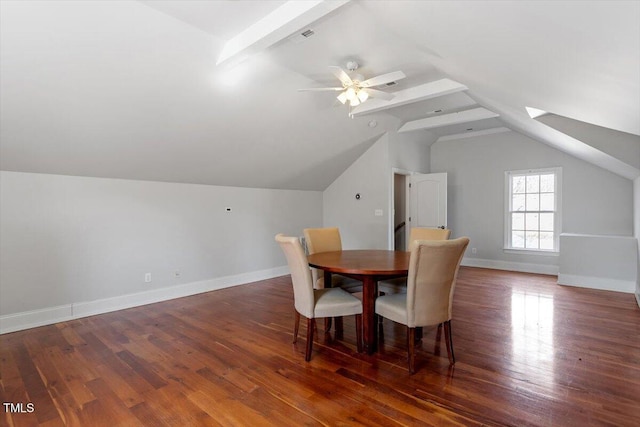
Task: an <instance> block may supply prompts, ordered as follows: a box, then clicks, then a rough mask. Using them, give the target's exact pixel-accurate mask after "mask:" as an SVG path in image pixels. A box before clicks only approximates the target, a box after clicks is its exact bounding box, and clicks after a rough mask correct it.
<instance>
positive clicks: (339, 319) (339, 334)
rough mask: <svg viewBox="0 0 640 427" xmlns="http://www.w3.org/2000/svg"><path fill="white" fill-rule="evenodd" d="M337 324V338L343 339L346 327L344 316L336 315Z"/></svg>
mask: <svg viewBox="0 0 640 427" xmlns="http://www.w3.org/2000/svg"><path fill="white" fill-rule="evenodd" d="M334 323H335V325H336V339H337V340H341V339H343V338H344V328H343V326H342V317H336V318H335V320H334Z"/></svg>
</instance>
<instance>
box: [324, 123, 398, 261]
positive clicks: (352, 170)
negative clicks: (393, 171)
mask: <svg viewBox="0 0 640 427" xmlns="http://www.w3.org/2000/svg"><path fill="white" fill-rule="evenodd" d="M390 185H391V178H390V167H389V138H388V136H387V135H386V134H385V135H383V136H382V137H380V139H378V141H376V142H375V144H373V146H372V147H371V148H369V150H367V151H366V152H365V153H364V154H363V155H362V156H360V158H358V160H356V161H355V162H354V163H353V164H352V165H351V166H350V167H349V168H348V169H347V170H346V171H344V172H343V173H342V175H340V176H339V177H338V179H336V180H335V181H334V182H333V183H332V184H331V185H330V186H329V187H328V188H327V189H326V190H325V191H324V192H323V205H322V209H323V224H324V226H325V227H339V228H340V235H341V237H342V246H343V248H345V249H363V248H368V249H386V248H387V245H388V242H387V227H388V222H389V211H388V206H389V196H390ZM356 194H360V199H359V200H356V198H355V195H356ZM376 209H379V210H382V216H375V215H374V213H375V210H376Z"/></svg>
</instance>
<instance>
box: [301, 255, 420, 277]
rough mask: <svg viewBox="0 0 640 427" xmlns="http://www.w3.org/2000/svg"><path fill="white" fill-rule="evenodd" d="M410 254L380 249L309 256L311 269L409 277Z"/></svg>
mask: <svg viewBox="0 0 640 427" xmlns="http://www.w3.org/2000/svg"><path fill="white" fill-rule="evenodd" d="M410 255H411V254H410V252H403V251H387V250H379V249H367V250H344V251H335V252H320V253H317V254H313V255H309V256H308V257H307V259H308V260H309V265H310V266H311V267H315V268H319V269H321V270H327V271H330V272H332V273H343V274H359V275H375V276H387V275H388V276H393V275H405V276H406V275H407V272H408V270H409V256H410Z"/></svg>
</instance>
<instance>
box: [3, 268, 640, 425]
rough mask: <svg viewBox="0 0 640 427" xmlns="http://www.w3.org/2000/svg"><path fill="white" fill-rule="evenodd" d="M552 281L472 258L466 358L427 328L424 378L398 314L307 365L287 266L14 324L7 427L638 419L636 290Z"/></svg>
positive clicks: (460, 341) (320, 339)
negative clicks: (121, 306)
mask: <svg viewBox="0 0 640 427" xmlns="http://www.w3.org/2000/svg"><path fill="white" fill-rule="evenodd" d="M555 280H556V278H555V277H553V276H541V275H532V274H522V273H513V272H504V271H495V270H484V269H475V268H462V269H461V271H460V276H459V280H458V286H457V288H456V294H455V300H454V308H453V313H454V319H453V321H452V331H453V342H454V348H455V352H456V360H457V363H456V364H455V366H454V367H450V366H449V363H448V360H447V352H446V348H445V343H444V339H442V340H441V341H436V339H435V335H436V330H435V329H432V330H425V331H424V337H423V340H422V343H421V344H419V345H418V346H417V355H416V368H417V370H418V371H417V373H416V374H415V375H412V376H410V375H409V374H408V369H407V356H406V347H405V345H406V343H405V339H406V332H405V329H404V327H402V326H400V325H395V324H393V323H391V322H389V321H386V320H385V322H384V326H383V328H384V333H383V336H382V338H383V341H382V344H381V345H380V351H379V352H378V353H377V354H374V355H372V356H367V355H366V354H364V353H362V354H358V353H357V352H356V346H355V331H354V321H353V319H352V318H345V319H344V340H343V341H336V340H333V339H332V336H333V335H332V334H331V335H326V334H324V333H323V332H322V330H320V331H319V333H318V334H317V339H316V342H315V344H314V351H313V355H312V359H311V361H310V362H308V363H307V362H305V361H304V352H305V348H304V347H305V346H304V341H305V340H304V328H301V335H303V336H301V337H299V339H298V343H297V344H295V345H294V344H292V343H291V340H292V335H293V319H294V315H293V306H292V299H293V294H292V288H291V282H290V279H289V277H288V276H286V277H281V278H276V279H272V280H266V281H262V282H257V283H253V284H249V285H245V286H239V287H235V288H229V289H224V290H220V291H215V292H210V293H206V294H200V295H196V296H192V297H187V298H181V299H176V300H172V301H168V302H163V303H158V304H152V305H147V306H143V307H138V308H133V309H129V310H123V311H119V312H114V313H109V314H104V315H100V316H94V317H89V318H84V319H79V320H75V321H70V322H63V323H59V324H56V325H52V326H46V327H41V328H36V329H31V330H27V331H21V332H16V333H12V334H5V335H2V336H0V361H1V365H0V375H1V377H0V385H1V387H0V391H1V396H0V397H1V398H2V401H3V402H7V403H13V404H17V403H22V404H23V406H21V407H18V406H15V405H14V406H13V410H14V413H11V411H10V410H9V409H10V408H8V407H7V404H5V405H4V406H5V407H4V408H3V409H4V410H3V414H2V417H1V418H0V424H1V425H2V426H5V425H6V426H35V425H42V426H57V425H77V426H102V425H104V426H111V427H113V426H136V425H148V426H162V425H170V426H188V425H229V426H257V425H275V426H300V425H327V426H336V425H373V426H394V425H408V426H412V425H433V426H442V425H464V426H474V425H488V426H501V425H513V426H529V425H536V426H588V425H609V426H638V425H640V309H639V308H638V306H637V305H636V302H635V299H634V296H633V295H631V294H621V293H614V292H604V291H595V290H587V289H578V288H571V287H562V286H558V285H556V284H555ZM322 323H323V322H318V327H319V328H322ZM27 403H31V404H33V407H27V406H26V404H27ZM29 408H31V409H33V412H30V411H29V410H28V409H29ZM18 409H20V411H18ZM15 411H18V413H15Z"/></svg>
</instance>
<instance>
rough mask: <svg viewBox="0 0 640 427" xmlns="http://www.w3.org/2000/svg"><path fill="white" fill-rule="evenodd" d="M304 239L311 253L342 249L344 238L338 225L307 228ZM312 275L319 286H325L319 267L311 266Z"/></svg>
mask: <svg viewBox="0 0 640 427" xmlns="http://www.w3.org/2000/svg"><path fill="white" fill-rule="evenodd" d="M304 240H305V242H306V243H307V251H308V252H309V255H312V254H315V253H319V252H333V251H341V250H342V239H341V238H340V230H339V229H338V228H337V227H327V228H305V229H304ZM311 277H312V279H313V283H314V284H315V285H316V286H317V287H319V288H322V287H324V277H323V276H321V275H320V274H319V272H318V269H317V268H311ZM318 279H320V280H318Z"/></svg>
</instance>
